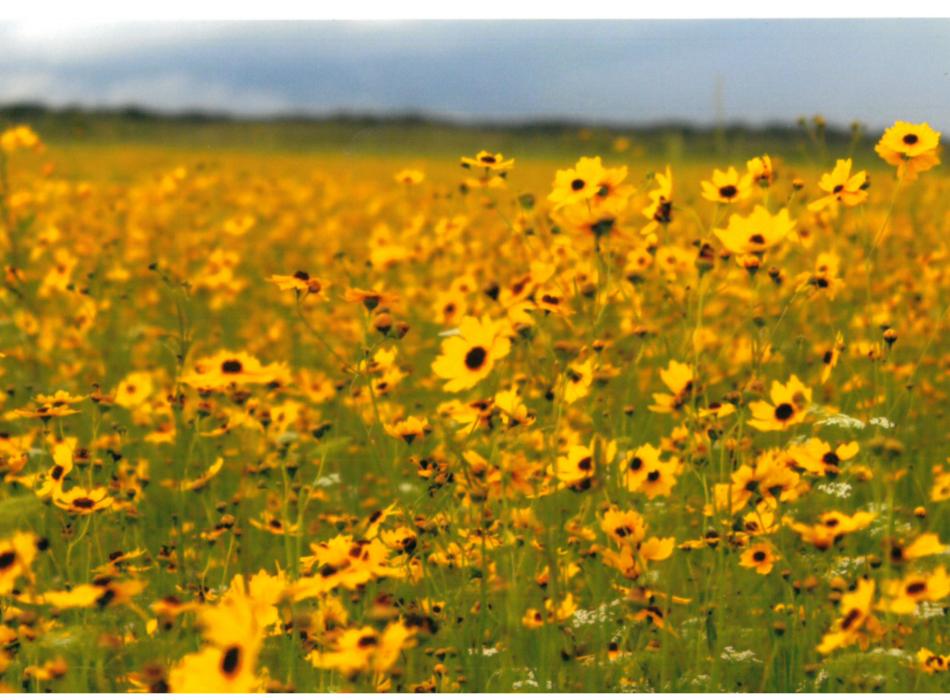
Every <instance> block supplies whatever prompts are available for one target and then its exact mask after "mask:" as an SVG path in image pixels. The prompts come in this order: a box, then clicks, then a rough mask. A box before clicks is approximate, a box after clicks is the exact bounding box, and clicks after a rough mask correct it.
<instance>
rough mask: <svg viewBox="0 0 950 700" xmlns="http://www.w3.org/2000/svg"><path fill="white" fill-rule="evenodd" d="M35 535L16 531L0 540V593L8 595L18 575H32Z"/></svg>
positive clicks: (35, 549) (35, 548)
mask: <svg viewBox="0 0 950 700" xmlns="http://www.w3.org/2000/svg"><path fill="white" fill-rule="evenodd" d="M36 544H37V543H36V535H34V534H32V533H29V532H17V533H15V534H13V535H12V536H11V537H10V538H8V539H3V540H0V595H8V594H9V593H10V591H12V590H13V586H14V584H15V583H16V581H17V579H19V578H20V577H23V576H25V577H27V578H31V577H32V576H33V574H32V571H31V569H30V567H31V566H32V564H33V560H34V559H35V558H36V552H37V546H36Z"/></svg>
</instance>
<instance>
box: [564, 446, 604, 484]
mask: <svg viewBox="0 0 950 700" xmlns="http://www.w3.org/2000/svg"><path fill="white" fill-rule="evenodd" d="M594 466H595V465H594V454H593V452H592V451H591V449H590V448H589V447H587V446H586V445H571V446H570V448H568V451H567V454H566V455H561V456H560V457H558V458H557V468H556V470H555V473H554V474H555V478H556V479H557V484H558V487H559V488H569V489H571V490H573V491H578V492H580V491H586V490H587V489H589V488H590V487H591V486H592V485H593V478H594Z"/></svg>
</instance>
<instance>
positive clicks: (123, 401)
mask: <svg viewBox="0 0 950 700" xmlns="http://www.w3.org/2000/svg"><path fill="white" fill-rule="evenodd" d="M153 388H154V382H153V381H152V375H151V373H150V372H130V373H129V374H127V375H126V376H125V378H124V379H123V380H122V381H121V382H119V385H118V386H117V387H116V390H115V403H116V405H117V406H122V407H123V408H135V407H136V406H140V405H141V404H143V403H144V402H145V401H146V400H148V398H149V397H150V396H151V395H152V391H153Z"/></svg>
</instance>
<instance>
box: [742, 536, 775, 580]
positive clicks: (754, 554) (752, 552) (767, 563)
mask: <svg viewBox="0 0 950 700" xmlns="http://www.w3.org/2000/svg"><path fill="white" fill-rule="evenodd" d="M778 560H779V556H778V555H777V554H776V553H775V552H774V551H773V550H772V545H771V544H769V543H768V542H758V543H756V544H754V545H752V546H751V547H747V548H746V549H744V550H743V552H742V556H740V557H739V566H743V567H745V568H747V569H755V572H756V573H757V574H761V575H763V576H764V575H765V574H767V573H769V572H770V571H771V570H772V567H773V566H775V562H776V561H778Z"/></svg>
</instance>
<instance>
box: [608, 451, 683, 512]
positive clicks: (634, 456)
mask: <svg viewBox="0 0 950 700" xmlns="http://www.w3.org/2000/svg"><path fill="white" fill-rule="evenodd" d="M682 468H683V465H682V463H681V462H680V460H679V459H677V458H676V457H670V458H669V459H662V458H661V452H660V450H658V449H657V448H656V447H654V446H653V445H651V444H649V443H647V444H645V445H641V446H640V447H638V448H637V449H635V450H632V451H631V452H628V453H627V455H626V456H625V457H624V459H623V461H622V462H621V463H620V470H621V471H620V476H621V481H622V482H623V485H624V486H625V487H626V489H627V490H628V491H631V492H634V493H636V492H641V493H644V494H645V495H646V496H647V498H649V499H650V500H653V499H654V498H656V497H657V496H669V495H670V493H671V492H672V490H673V487H674V486H675V485H676V476H677V475H678V474H679V473H680V472H681V471H682Z"/></svg>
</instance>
